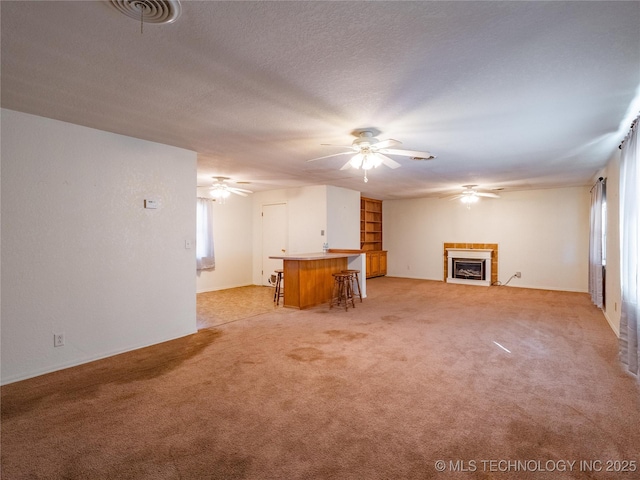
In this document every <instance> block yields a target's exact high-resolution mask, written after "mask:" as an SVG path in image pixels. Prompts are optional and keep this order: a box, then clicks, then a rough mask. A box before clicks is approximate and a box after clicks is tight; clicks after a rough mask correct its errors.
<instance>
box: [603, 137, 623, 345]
mask: <svg viewBox="0 0 640 480" xmlns="http://www.w3.org/2000/svg"><path fill="white" fill-rule="evenodd" d="M598 176H599V177H600V176H602V177H605V178H606V179H607V225H606V228H607V246H606V250H607V268H606V272H607V274H606V275H607V278H606V280H605V308H604V314H605V317H606V319H607V321H608V322H609V325H611V328H612V329H613V331H614V332H615V333H616V335H617V336H620V303H621V298H622V287H621V286H620V275H621V273H620V150H619V149H617V148H616V149H615V152H614V153H613V155H612V156H611V158H610V159H609V161H608V162H607V166H606V168H605V169H604V170H603V171H602V172H600V174H598Z"/></svg>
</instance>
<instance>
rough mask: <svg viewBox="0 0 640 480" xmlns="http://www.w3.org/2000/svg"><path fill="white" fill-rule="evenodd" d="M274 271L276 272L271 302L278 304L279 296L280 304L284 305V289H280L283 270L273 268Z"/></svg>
mask: <svg viewBox="0 0 640 480" xmlns="http://www.w3.org/2000/svg"><path fill="white" fill-rule="evenodd" d="M274 272H275V273H276V291H275V293H274V294H273V303H275V304H276V306H277V305H279V304H280V297H282V298H283V300H282V304H283V305H284V291H283V290H282V280H283V274H284V270H274Z"/></svg>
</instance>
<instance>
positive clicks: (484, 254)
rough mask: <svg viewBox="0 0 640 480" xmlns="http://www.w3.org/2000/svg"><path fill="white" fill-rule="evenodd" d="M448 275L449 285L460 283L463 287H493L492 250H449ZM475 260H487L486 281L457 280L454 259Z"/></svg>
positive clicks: (485, 268)
mask: <svg viewBox="0 0 640 480" xmlns="http://www.w3.org/2000/svg"><path fill="white" fill-rule="evenodd" d="M446 251H447V261H448V269H447V270H448V273H447V283H460V284H463V285H481V286H485V287H488V286H490V285H491V263H492V262H491V253H492V252H493V250H492V249H490V248H447V249H446ZM454 258H455V259H470V260H471V259H473V260H485V262H484V272H485V274H484V278H485V279H484V280H472V279H466V278H455V276H454V268H453V259H454Z"/></svg>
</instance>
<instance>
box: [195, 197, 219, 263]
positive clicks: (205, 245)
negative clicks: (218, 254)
mask: <svg viewBox="0 0 640 480" xmlns="http://www.w3.org/2000/svg"><path fill="white" fill-rule="evenodd" d="M196 206H197V213H196V225H197V226H196V261H197V269H198V270H204V269H207V268H210V269H215V268H216V259H215V256H214V254H213V201H211V199H208V198H198V199H197V202H196Z"/></svg>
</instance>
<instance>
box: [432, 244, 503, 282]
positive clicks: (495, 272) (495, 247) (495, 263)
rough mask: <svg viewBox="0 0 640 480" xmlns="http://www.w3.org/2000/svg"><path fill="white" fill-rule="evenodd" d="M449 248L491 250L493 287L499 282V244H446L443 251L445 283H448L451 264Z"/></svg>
mask: <svg viewBox="0 0 640 480" xmlns="http://www.w3.org/2000/svg"><path fill="white" fill-rule="evenodd" d="M447 248H468V249H474V248H484V249H490V250H492V252H491V285H494V284H495V283H496V282H497V281H498V244H497V243H445V244H444V249H443V262H444V270H443V271H444V279H443V280H444V281H445V282H446V281H447V276H448V274H449V262H448V258H447Z"/></svg>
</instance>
